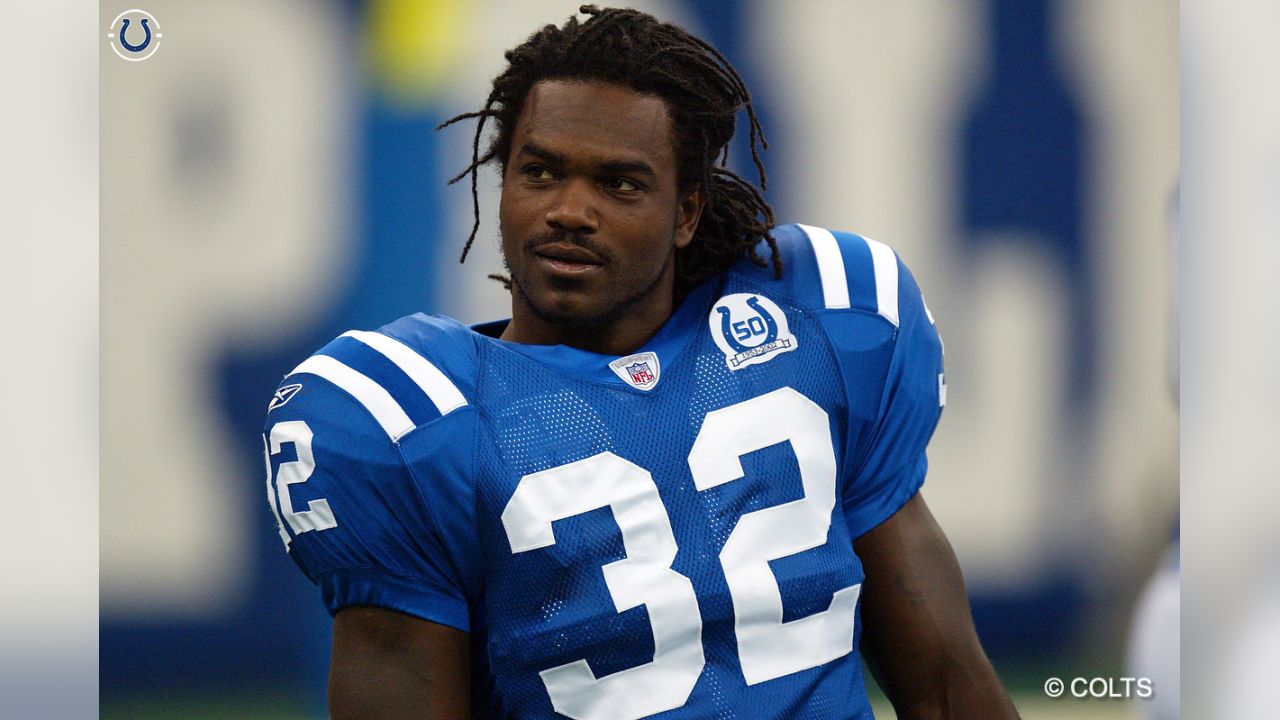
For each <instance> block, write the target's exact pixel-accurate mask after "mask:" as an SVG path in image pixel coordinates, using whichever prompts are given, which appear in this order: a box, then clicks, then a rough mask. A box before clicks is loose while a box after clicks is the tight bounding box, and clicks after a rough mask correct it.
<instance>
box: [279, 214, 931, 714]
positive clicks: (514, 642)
mask: <svg viewBox="0 0 1280 720" xmlns="http://www.w3.org/2000/svg"><path fill="white" fill-rule="evenodd" d="M774 237H775V238H776V240H777V242H778V247H779V251H780V252H781V255H782V259H783V262H784V263H785V273H784V276H783V278H782V279H781V280H776V279H774V277H773V273H772V270H771V269H766V268H759V267H756V266H755V265H752V264H751V263H748V262H740V263H738V264H737V265H736V266H735V267H733V268H732V269H731V270H729V271H727V272H725V273H722V274H720V275H718V276H716V277H715V278H713V279H712V280H710V281H708V282H706V283H704V284H703V285H701V286H700V287H698V288H697V289H696V290H694V291H693V293H692V294H690V295H689V296H688V297H687V298H685V300H684V302H683V303H682V304H681V305H680V306H679V308H678V309H677V310H676V312H675V313H674V315H673V316H672V317H671V318H670V319H669V320H668V322H667V323H666V324H665V325H664V326H663V327H662V328H661V329H660V330H659V332H658V333H657V334H656V335H655V336H654V337H653V338H652V339H651V340H649V341H648V342H647V343H645V345H644V346H643V347H641V348H639V349H638V350H637V351H636V352H635V353H632V354H631V355H628V356H626V357H621V358H620V357H612V356H604V355H598V354H595V353H591V352H587V351H583V350H579V349H576V348H571V347H565V346H535V345H521V344H516V343H510V342H505V341H502V340H499V339H496V338H495V337H493V336H492V335H493V334H494V333H493V331H494V330H495V327H496V328H498V329H500V325H498V326H495V327H491V328H488V330H489V332H488V333H486V332H481V331H480V330H484V329H485V328H480V329H479V330H478V329H476V328H469V327H466V326H463V325H460V324H459V323H457V322H455V321H453V320H450V319H448V318H442V317H430V316H426V315H421V314H418V315H413V316H410V317H406V318H403V319H401V320H398V321H396V322H394V323H391V324H390V325H387V326H386V327H383V328H382V329H380V330H378V331H377V332H358V331H357V332H349V333H346V334H345V335H342V336H341V337H339V338H337V339H335V340H334V341H333V342H331V343H329V344H328V345H326V346H325V347H324V348H322V349H321V350H320V351H319V352H317V353H316V354H315V355H313V356H312V357H310V358H308V359H307V360H306V361H304V362H303V363H302V364H301V365H299V366H298V367H297V368H296V369H295V370H294V371H293V372H292V373H291V374H290V375H288V376H287V377H286V378H285V379H284V381H283V382H282V383H281V386H280V388H279V389H278V390H277V392H276V395H275V397H274V398H273V399H272V401H271V405H270V410H269V412H268V420H267V424H266V430H265V434H264V445H265V453H266V458H267V460H266V462H267V472H268V478H267V495H268V499H269V502H270V504H271V508H272V510H273V511H274V513H275V515H276V518H277V520H278V522H279V532H280V538H281V540H283V541H284V544H285V546H286V547H287V548H288V551H289V554H290V555H291V556H292V557H293V559H294V560H295V561H296V562H297V564H298V565H299V566H300V567H301V568H302V570H303V571H304V572H305V573H306V574H307V576H308V577H309V578H310V579H311V580H312V581H313V582H315V583H316V584H317V585H318V586H319V588H320V591H321V594H322V596H323V598H324V602H325V603H326V605H327V607H328V609H329V611H330V612H331V613H336V612H337V611H338V610H339V609H341V608H343V607H346V606H350V605H374V606H380V607H385V608H390V609H393V610H397V611H399V612H403V613H408V614H410V615H413V616H416V617H419V618H423V619H426V620H430V621H432V622H436V623H442V624H444V625H449V626H452V627H455V628H459V629H461V630H465V631H468V632H469V633H470V635H471V639H472V644H473V651H474V652H473V658H474V660H473V662H474V673H473V678H474V680H473V694H474V699H473V703H474V710H475V715H476V716H477V717H486V718H550V717H571V718H583V719H596V718H609V719H610V720H619V719H622V720H630V719H633V718H642V717H645V718H647V717H661V718H733V717H740V718H766V717H767V718H870V717H871V709H870V706H869V704H868V702H867V696H866V692H865V688H864V685H863V677H862V671H861V663H860V661H859V657H858V651H857V648H858V638H859V634H860V631H861V622H860V619H859V602H858V599H859V593H860V590H861V587H862V585H861V584H862V581H863V571H862V567H861V565H860V563H859V560H858V557H857V556H856V555H855V553H854V551H853V545H852V543H853V541H854V540H855V539H856V538H858V537H859V536H860V535H862V534H864V533H866V532H867V531H868V530H871V529H872V528H874V527H875V526H876V525H878V524H879V523H881V522H883V521H884V520H886V519H887V518H889V517H890V516H891V515H893V514H894V513H895V512H897V510H898V509H899V508H901V507H902V506H903V505H904V504H905V503H906V502H907V501H908V500H910V499H911V498H912V497H913V496H914V495H915V494H916V492H917V491H918V490H919V488H920V486H921V484H922V483H923V482H924V476H925V469H926V460H925V446H926V444H927V443H928V441H929V437H930V436H931V435H932V433H933V430H934V427H935V425H936V424H937V421H938V417H939V415H940V412H941V406H942V405H943V403H944V402H945V396H944V393H945V384H944V380H943V374H942V373H943V368H942V346H941V343H940V341H939V339H938V335H937V332H936V331H935V329H934V326H933V322H932V318H931V317H930V316H929V312H928V310H927V309H926V308H925V305H924V301H923V298H922V297H921V294H920V290H919V289H918V288H917V286H916V283H915V281H914V280H913V278H912V277H911V274H910V273H909V272H908V271H907V269H906V267H904V266H903V265H902V264H901V262H900V261H899V260H898V258H897V256H896V255H895V254H894V252H893V251H892V250H891V249H889V248H888V247H887V246H885V245H883V244H881V243H878V242H876V241H874V240H870V239H866V238H863V237H860V236H857V235H852V234H847V233H840V232H831V231H828V230H824V229H821V228H814V227H808V226H802V225H787V226H783V227H779V228H777V229H776V230H775V231H774Z"/></svg>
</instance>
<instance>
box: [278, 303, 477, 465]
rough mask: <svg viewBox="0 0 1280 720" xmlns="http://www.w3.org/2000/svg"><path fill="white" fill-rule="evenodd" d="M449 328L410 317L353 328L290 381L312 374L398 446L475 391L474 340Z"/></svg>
mask: <svg viewBox="0 0 1280 720" xmlns="http://www.w3.org/2000/svg"><path fill="white" fill-rule="evenodd" d="M450 324H451V323H450V321H445V320H442V319H440V318H428V317H427V316H425V315H412V316H409V317H406V318H402V319H401V320H398V321H396V322H394V323H391V324H390V325H387V326H385V327H383V328H381V329H380V330H378V331H377V332H369V331H364V330H352V331H350V332H346V333H343V334H342V335H340V336H339V337H337V338H336V339H334V340H333V341H332V342H330V343H329V344H328V345H325V346H324V347H323V348H321V349H320V350H319V351H317V352H316V354H314V355H312V356H311V357H309V358H307V359H306V360H304V361H303V362H302V363H301V364H300V365H298V366H297V367H296V368H294V369H293V371H292V372H290V373H289V377H292V376H294V375H300V374H310V375H316V376H318V377H321V378H323V379H325V380H327V381H328V382H330V383H332V384H333V385H335V386H337V387H338V388H339V389H341V390H343V391H344V392H345V393H346V394H348V395H350V396H351V397H352V398H354V399H355V400H356V401H357V402H358V403H360V405H362V406H363V407H364V409H365V410H367V411H368V412H369V414H370V415H372V416H373V419H374V420H375V421H376V422H377V423H378V425H379V426H380V427H381V428H382V430H383V431H384V432H385V433H386V434H387V436H388V437H389V438H390V439H391V440H392V442H396V441H398V440H399V439H400V438H401V437H403V436H404V435H406V434H408V433H409V431H411V430H413V429H414V428H416V427H418V426H420V425H423V424H425V423H428V422H430V421H432V420H435V419H436V418H439V417H442V416H444V415H448V414H449V413H451V412H453V411H455V410H457V409H459V408H461V407H464V406H466V405H467V404H468V399H467V397H468V395H470V394H473V393H474V387H475V384H474V375H475V374H474V367H475V354H476V351H475V343H474V340H472V339H471V338H469V337H468V336H467V335H465V334H459V333H457V332H455V331H453V329H452V328H450V327H449V325H450ZM452 325H455V326H456V325H457V324H456V323H452ZM457 327H459V328H461V326H457ZM462 330H463V331H464V333H465V332H467V331H466V330H465V328H462ZM460 379H461V380H465V381H466V382H461V383H460V382H458V381H459V380H460Z"/></svg>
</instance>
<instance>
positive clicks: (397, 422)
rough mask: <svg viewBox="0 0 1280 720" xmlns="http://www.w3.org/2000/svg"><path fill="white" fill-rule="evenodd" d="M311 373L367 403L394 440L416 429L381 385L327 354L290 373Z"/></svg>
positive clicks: (402, 409) (305, 362)
mask: <svg viewBox="0 0 1280 720" xmlns="http://www.w3.org/2000/svg"><path fill="white" fill-rule="evenodd" d="M296 373H311V374H312V375H318V376H319V377H322V378H324V379H325V380H328V381H329V382H331V383H333V384H334V385H337V386H338V387H340V388H342V389H343V390H345V391H346V392H347V394H348V395H350V396H351V397H353V398H355V399H356V400H357V401H358V402H359V403H360V404H361V405H363V406H365V409H367V410H368V411H369V412H370V413H371V414H372V415H373V419H374V420H377V421H378V424H379V425H381V426H382V429H383V430H384V431H386V433H387V437H390V438H391V439H392V440H393V441H395V440H399V439H400V437H401V436H402V435H404V434H405V433H407V432H409V431H410V430H412V429H413V428H414V425H413V421H412V420H410V419H409V416H408V415H407V414H405V411H404V408H402V407H400V403H398V402H396V401H395V398H393V397H391V393H389V392H387V391H386V390H385V389H383V387H382V386H381V385H379V384H378V383H376V382H374V381H373V380H370V379H369V377H368V376H367V375H364V374H362V373H360V372H357V371H355V370H353V369H351V368H350V367H348V366H347V365H344V364H343V363H342V362H340V361H338V360H337V359H335V358H331V357H329V356H328V355H312V356H311V357H309V358H307V359H306V360H303V361H302V364H301V365H299V366H298V367H296V368H294V369H293V372H292V373H290V375H293V374H296Z"/></svg>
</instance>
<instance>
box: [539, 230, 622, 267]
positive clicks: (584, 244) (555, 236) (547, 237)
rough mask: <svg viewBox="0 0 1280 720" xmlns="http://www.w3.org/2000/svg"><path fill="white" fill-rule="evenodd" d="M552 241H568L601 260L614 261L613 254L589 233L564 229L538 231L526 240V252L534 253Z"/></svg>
mask: <svg viewBox="0 0 1280 720" xmlns="http://www.w3.org/2000/svg"><path fill="white" fill-rule="evenodd" d="M551 243H568V244H570V245H576V246H577V247H580V248H582V249H583V250H586V251H587V252H589V253H591V254H593V255H595V256H596V257H598V258H600V260H601V262H604V263H610V262H612V261H613V254H612V253H610V252H609V250H608V249H607V248H605V247H604V246H602V245H601V244H600V243H597V242H596V241H595V240H594V239H592V238H591V237H590V236H589V235H582V234H579V233H572V232H566V231H564V230H548V231H546V232H543V233H538V234H537V235H534V236H533V237H530V238H529V239H528V240H526V241H525V242H524V249H525V252H529V253H532V252H534V251H536V250H537V249H538V248H539V247H542V246H543V245H550V244H551Z"/></svg>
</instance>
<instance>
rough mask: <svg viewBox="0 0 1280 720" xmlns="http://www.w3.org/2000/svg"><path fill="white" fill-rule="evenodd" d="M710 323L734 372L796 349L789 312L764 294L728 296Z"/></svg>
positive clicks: (714, 337) (708, 321) (712, 334)
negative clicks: (788, 316) (789, 325)
mask: <svg viewBox="0 0 1280 720" xmlns="http://www.w3.org/2000/svg"><path fill="white" fill-rule="evenodd" d="M707 324H708V325H709V326H710V328H711V339H712V340H715V343H716V346H717V347H719V348H720V350H721V352H723V353H724V361H725V364H726V365H728V366H729V369H730V370H741V369H743V368H745V367H750V366H752V365H758V364H760V363H766V362H769V361H770V360H772V359H774V358H775V357H778V356H779V355H781V354H782V353H786V352H791V351H792V350H795V349H796V338H795V336H794V335H792V334H791V329H790V328H789V327H788V326H787V316H786V313H784V312H782V308H779V307H778V305H777V303H775V302H773V301H772V300H770V299H769V298H767V297H765V296H763V295H756V294H754V293H734V294H732V295H725V296H724V297H722V298H720V299H719V300H718V301H716V304H715V307H713V308H711V314H710V315H709V316H708V317H707Z"/></svg>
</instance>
